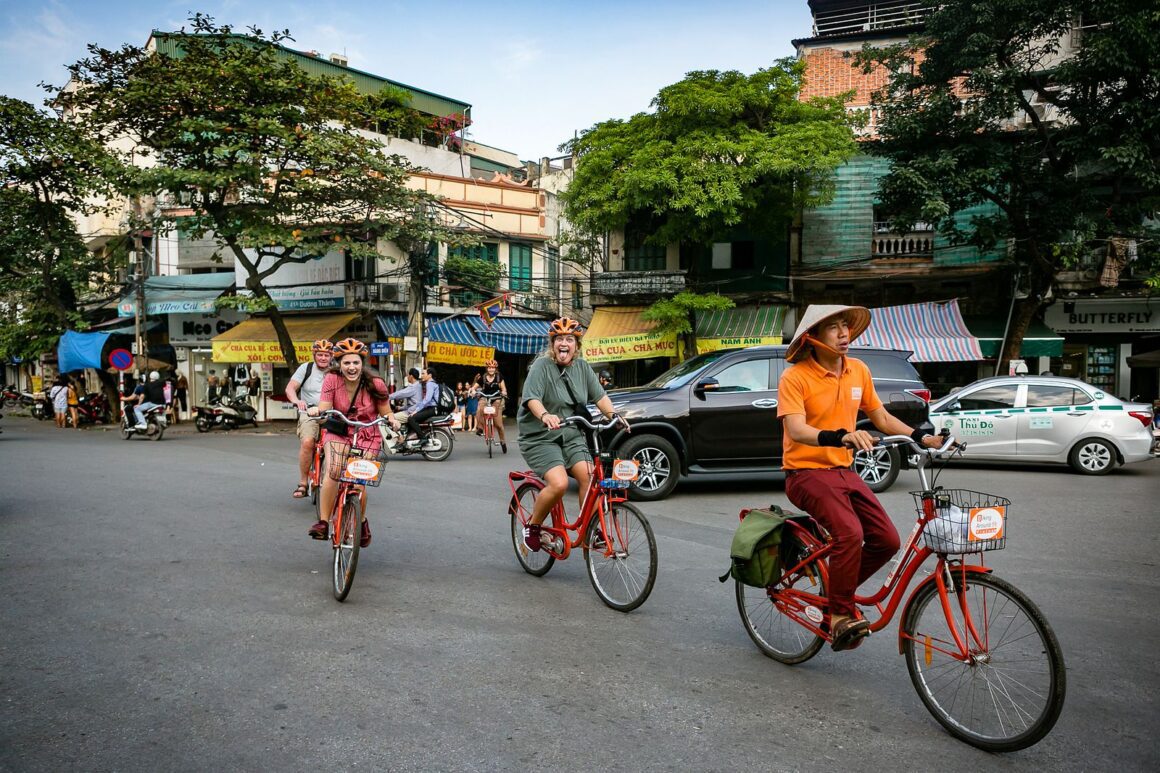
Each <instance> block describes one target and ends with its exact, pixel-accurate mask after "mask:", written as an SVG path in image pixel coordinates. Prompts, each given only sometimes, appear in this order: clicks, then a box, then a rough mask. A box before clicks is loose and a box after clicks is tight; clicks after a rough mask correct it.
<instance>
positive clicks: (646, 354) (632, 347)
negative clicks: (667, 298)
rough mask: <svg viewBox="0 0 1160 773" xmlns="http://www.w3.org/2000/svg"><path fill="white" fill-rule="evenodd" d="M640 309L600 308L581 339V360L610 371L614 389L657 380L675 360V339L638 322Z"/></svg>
mask: <svg viewBox="0 0 1160 773" xmlns="http://www.w3.org/2000/svg"><path fill="white" fill-rule="evenodd" d="M644 310H645V309H644V307H643V306H602V307H600V308H598V309H596V311H595V313H594V314H593V315H592V323H591V324H590V325H589V326H588V331H587V333H586V334H585V336H584V342H583V347H584V359H586V360H588V362H589V363H590V364H591V365H592V367H593V368H595V369H596V370H597V371H599V370H603V369H605V368H607V369H609V370H611V371H612V375H613V380H614V381H615V382H616V385H617V386H622V387H624V386H636V385H638V384H643V383H646V382H647V381H649V380H651V379H653V378H655V377H657V376H659V375H660V374H662V373H664V372H665V371H666V370H668V369H669V368H670V367H671V366H672V365H673V363H674V361H675V360H676V358H677V356H678V353H677V337H676V335H674V334H672V333H656V332H654V327H655V325H654V324H653V323H652V322H647V321H645V320H644V319H642V318H641V315H642V314H643V313H644Z"/></svg>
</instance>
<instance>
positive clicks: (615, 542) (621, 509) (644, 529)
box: [584, 502, 657, 612]
mask: <svg viewBox="0 0 1160 773" xmlns="http://www.w3.org/2000/svg"><path fill="white" fill-rule="evenodd" d="M604 521H605V526H606V527H607V528H601V525H600V518H599V517H598V516H593V518H592V520H591V521H590V522H589V523H588V531H587V532H586V533H585V534H584V563H585V564H586V565H587V566H588V579H589V580H591V581H592V587H593V588H595V589H596V595H597V596H599V597H600V600H601V601H603V602H604V603H605V604H607V605H608V606H610V607H612V608H613V609H615V610H618V611H620V612H631V611H632V610H634V609H636V608H637V607H639V606H640V605H641V604H643V603H644V600H645V599H647V598H648V594H649V593H651V592H652V589H653V583H655V582H656V579H657V541H656V537H654V536H653V530H652V526H650V525H649V522H648V520H647V519H646V518H645V517H644V516H643V515H642V514H641V512H640V510H637V509H636V507H634V506H633V505H630V504H629V503H628V502H616V503H615V504H613V505H612V506H611V508H609V512H608V513H606V514H605V516H604Z"/></svg>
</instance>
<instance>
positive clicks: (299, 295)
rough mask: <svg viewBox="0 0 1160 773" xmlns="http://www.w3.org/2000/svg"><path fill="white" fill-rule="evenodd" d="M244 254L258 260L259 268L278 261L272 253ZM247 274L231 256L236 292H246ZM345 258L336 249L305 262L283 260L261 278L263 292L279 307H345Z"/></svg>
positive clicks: (284, 308)
mask: <svg viewBox="0 0 1160 773" xmlns="http://www.w3.org/2000/svg"><path fill="white" fill-rule="evenodd" d="M246 257H247V258H248V259H249V260H251V261H254V262H255V263H256V264H257V267H258V270H259V271H262V270H264V269H265V268H266V267H269V266H271V265H273V264H274V263H275V262H277V258H276V257H275V256H264V257H262V258H258V256H257V254H256V253H254V252H253V251H252V250H246ZM248 278H249V274H248V273H247V272H246V269H245V267H243V266H242V265H241V264H240V263H239V262H238V260H237V258H234V281H235V282H236V283H237V286H238V295H249V294H250V291H249V290H245V289H243V288H245V286H246V280H247V279H248ZM345 281H346V260H345V258H344V257H343V255H342V253H341V252H338V251H337V250H335V251H331V252H328V253H326V254H325V255H321V256H319V257H315V258H311V259H310V260H307V261H306V262H304V263H297V262H293V263H284V264H283V265H282V266H281V267H280V268H279V269H278V270H277V271H275V272H274V273H273V274H271V275H270V276H268V277H266V278H265V279H263V280H262V284H263V285H264V286H265V287H266V292H268V293H269V294H270V298H271V299H272V300H273V301H274V304H275V305H276V306H277V307H278V308H279V309H281V310H282V311H306V310H311V309H341V308H345V307H346V290H345V285H344V282H345Z"/></svg>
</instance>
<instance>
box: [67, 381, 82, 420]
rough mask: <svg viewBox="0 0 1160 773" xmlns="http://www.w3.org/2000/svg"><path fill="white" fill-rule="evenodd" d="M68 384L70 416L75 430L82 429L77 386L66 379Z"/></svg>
mask: <svg viewBox="0 0 1160 773" xmlns="http://www.w3.org/2000/svg"><path fill="white" fill-rule="evenodd" d="M66 383H67V384H68V415H69V418H70V419H72V425H73V429H80V428H81V417H80V404H81V403H80V400H78V399H77V385H76V383H75V382H73V381H71V380H67V379H66Z"/></svg>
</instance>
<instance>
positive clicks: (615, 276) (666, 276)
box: [592, 271, 685, 297]
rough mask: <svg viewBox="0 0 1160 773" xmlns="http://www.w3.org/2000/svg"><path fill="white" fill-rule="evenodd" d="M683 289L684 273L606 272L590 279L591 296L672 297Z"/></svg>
mask: <svg viewBox="0 0 1160 773" xmlns="http://www.w3.org/2000/svg"><path fill="white" fill-rule="evenodd" d="M684 289H685V272H684V271H606V272H605V273H603V274H597V275H596V276H594V277H592V294H593V295H603V296H605V297H622V296H632V295H639V296H657V295H674V294H676V293H679V292H681V291H682V290H684Z"/></svg>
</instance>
